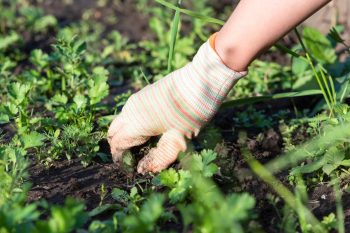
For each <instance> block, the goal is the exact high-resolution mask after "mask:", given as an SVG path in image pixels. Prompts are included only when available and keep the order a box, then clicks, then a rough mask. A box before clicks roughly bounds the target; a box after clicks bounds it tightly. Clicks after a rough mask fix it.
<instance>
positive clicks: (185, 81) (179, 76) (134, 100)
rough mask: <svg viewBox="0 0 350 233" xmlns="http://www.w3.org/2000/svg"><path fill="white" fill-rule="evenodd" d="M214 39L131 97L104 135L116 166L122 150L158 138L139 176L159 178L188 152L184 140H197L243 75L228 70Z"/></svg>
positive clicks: (143, 162)
mask: <svg viewBox="0 0 350 233" xmlns="http://www.w3.org/2000/svg"><path fill="white" fill-rule="evenodd" d="M214 39H215V35H214V36H212V37H211V38H210V39H209V40H208V41H207V42H205V43H204V44H203V45H202V46H201V47H200V49H199V50H198V52H197V54H196V55H195V56H194V58H193V60H192V62H190V63H188V64H187V65H186V66H184V67H183V68H181V69H178V70H176V71H174V72H172V73H170V74H169V75H167V76H166V77H164V78H163V79H161V80H159V81H158V82H156V83H153V84H151V85H149V86H147V87H145V88H143V89H142V90H141V91H139V92H137V93H136V94H133V95H132V96H131V97H130V98H129V100H128V101H127V103H126V104H125V106H124V107H123V109H122V112H121V113H120V114H119V115H118V116H117V117H116V119H114V121H113V122H112V124H111V126H110V128H109V130H108V141H109V144H110V146H111V153H112V156H113V160H114V161H115V162H117V161H119V160H120V159H121V157H122V154H123V152H124V151H125V150H127V149H129V148H130V147H133V146H137V145H141V144H143V143H144V142H146V141H147V140H148V139H149V138H150V137H151V136H156V135H162V136H161V138H160V140H159V142H158V144H157V147H156V148H153V149H151V150H150V152H149V154H148V155H146V156H145V157H144V158H143V159H142V160H141V161H140V162H139V165H138V169H137V170H138V172H139V173H143V174H144V173H146V172H158V171H160V170H162V169H164V168H166V167H168V166H169V165H170V164H171V163H173V162H174V161H175V160H176V158H177V155H178V153H179V152H180V151H185V150H186V141H185V138H188V139H190V138H192V136H197V134H198V133H199V130H200V129H201V127H202V126H203V125H204V124H205V123H207V122H208V121H210V120H211V118H212V117H213V116H214V114H215V113H216V111H217V110H218V108H219V106H220V104H221V103H222V101H223V99H224V98H225V97H226V95H227V93H228V92H229V91H230V89H231V88H232V87H233V85H234V84H235V83H236V82H237V81H238V80H239V79H240V78H241V77H243V76H244V75H245V74H246V72H235V71H233V70H231V69H229V68H228V67H226V66H225V65H224V64H223V63H222V61H221V59H220V57H219V56H218V55H217V54H216V52H215V50H214V48H213V47H212V46H213V45H214Z"/></svg>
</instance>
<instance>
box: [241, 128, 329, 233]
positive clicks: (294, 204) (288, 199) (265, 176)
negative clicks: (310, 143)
mask: <svg viewBox="0 0 350 233" xmlns="http://www.w3.org/2000/svg"><path fill="white" fill-rule="evenodd" d="M240 136H241V137H240V149H241V153H242V155H243V157H244V159H245V161H246V162H247V163H248V165H249V167H250V168H251V169H252V171H253V172H254V173H255V174H256V175H257V176H258V177H259V178H260V179H261V180H263V181H264V182H265V183H267V184H268V185H269V186H270V187H271V188H272V189H273V190H275V192H276V193H277V194H278V195H279V196H280V197H281V198H282V199H283V200H284V201H285V203H286V204H287V205H288V206H289V207H291V208H292V209H293V210H294V211H295V212H296V213H298V214H303V216H305V220H306V221H308V222H309V223H310V224H311V225H313V227H314V232H326V231H325V229H324V228H323V227H322V225H321V224H320V222H319V221H318V220H317V218H316V217H315V216H314V215H313V214H312V213H311V212H310V211H309V210H308V209H307V208H306V207H305V206H304V205H303V204H302V203H301V202H300V203H298V200H297V199H296V197H295V196H294V195H293V193H292V192H291V191H289V189H288V188H287V187H285V186H284V184H283V183H282V182H281V181H279V180H278V179H277V178H275V177H274V176H273V175H272V173H271V172H270V171H269V170H268V169H266V168H265V167H264V166H263V165H262V164H261V163H260V162H259V161H257V160H256V159H254V157H253V155H252V154H251V152H250V151H249V149H248V148H247V146H246V145H245V144H244V143H243V142H245V141H246V140H244V137H245V136H243V137H242V134H241V135H240Z"/></svg>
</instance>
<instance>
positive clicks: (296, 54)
mask: <svg viewBox="0 0 350 233" xmlns="http://www.w3.org/2000/svg"><path fill="white" fill-rule="evenodd" d="M274 46H275V47H276V48H277V49H278V50H280V51H281V52H284V53H288V54H289V55H291V56H293V57H297V58H300V59H302V60H304V61H306V62H307V59H306V58H305V57H304V56H302V55H300V54H298V53H296V52H294V51H293V50H291V49H289V48H287V47H286V46H284V45H281V44H275V45H274Z"/></svg>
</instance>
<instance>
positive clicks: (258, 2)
mask: <svg viewBox="0 0 350 233" xmlns="http://www.w3.org/2000/svg"><path fill="white" fill-rule="evenodd" d="M328 2H330V0H263V1H262V0H241V2H240V3H239V4H238V6H237V8H236V9H235V11H234V12H233V13H232V15H231V16H230V18H229V20H228V21H227V22H226V23H225V25H224V26H223V27H222V28H221V30H220V31H219V32H218V34H217V36H216V40H215V49H216V51H217V53H218V54H219V56H220V57H221V59H222V60H223V62H224V63H225V64H226V65H227V66H228V67H230V68H231V69H233V70H236V71H243V70H246V69H247V67H248V66H249V64H250V63H251V62H252V61H253V60H254V59H255V58H256V56H257V55H259V54H260V53H261V52H262V51H264V50H266V49H267V48H269V47H270V46H272V45H273V43H275V42H276V41H277V40H278V39H279V38H281V37H282V36H284V35H285V34H286V33H287V32H289V31H290V30H291V29H293V28H294V27H295V26H296V25H298V24H299V23H300V22H302V21H304V20H305V19H306V18H308V17H309V16H310V15H312V14H313V13H315V12H316V11H317V10H319V9H320V8H322V7H323V6H324V5H326V4H327V3H328Z"/></svg>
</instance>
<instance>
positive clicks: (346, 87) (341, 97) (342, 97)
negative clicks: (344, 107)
mask: <svg viewBox="0 0 350 233" xmlns="http://www.w3.org/2000/svg"><path fill="white" fill-rule="evenodd" d="M349 82H350V79H349V78H348V79H347V80H346V82H345V83H344V84H343V85H345V88H344V91H343V93H342V94H341V96H340V102H341V103H342V102H343V101H344V98H345V94H346V91H347V90H348V86H349Z"/></svg>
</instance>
